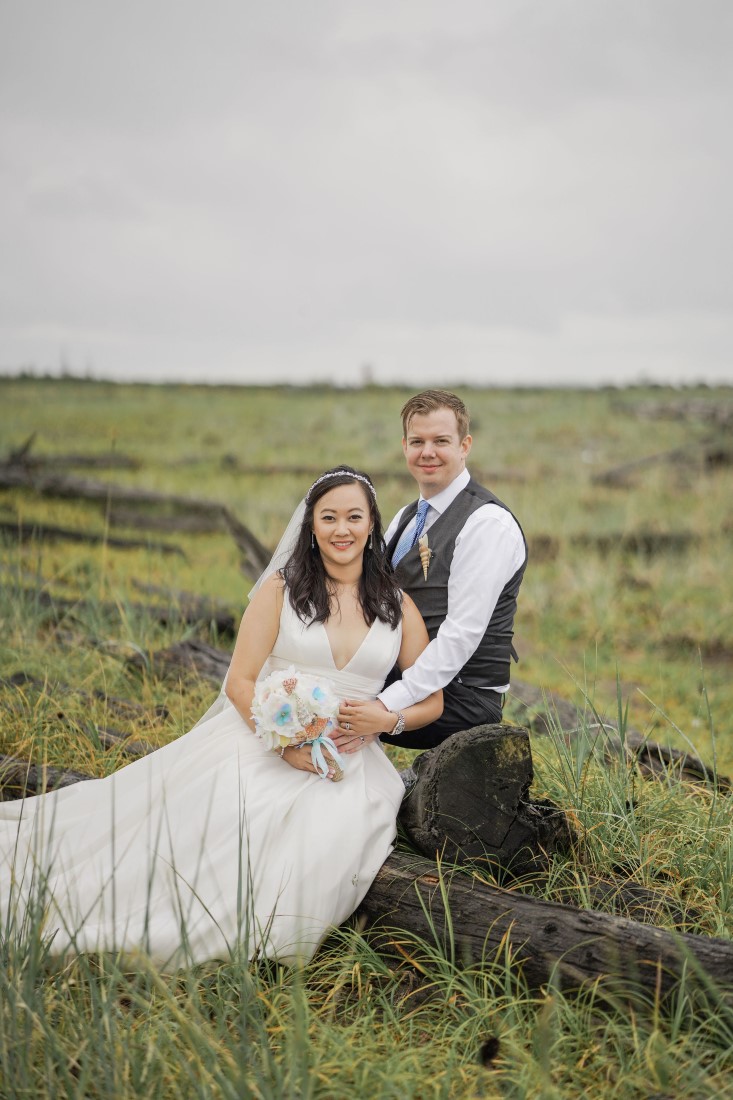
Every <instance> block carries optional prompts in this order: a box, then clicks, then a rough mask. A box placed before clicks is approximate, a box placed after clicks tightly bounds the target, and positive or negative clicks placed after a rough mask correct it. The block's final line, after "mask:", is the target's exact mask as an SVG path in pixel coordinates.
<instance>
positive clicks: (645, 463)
mask: <svg viewBox="0 0 733 1100" xmlns="http://www.w3.org/2000/svg"><path fill="white" fill-rule="evenodd" d="M664 463H676V464H679V463H686V464H687V465H690V464H699V465H700V466H702V468H703V469H704V470H708V471H714V470H716V469H718V468H720V467H724V466H730V465H733V447H731V446H730V444H726V443H725V442H724V441H715V440H706V441H704V442H702V443H695V444H692V445H691V446H688V447H674V448H673V449H672V450H669V451H662V452H661V453H660V454H653V455H645V456H644V457H643V458H637V459H635V460H634V461H632V462H623V463H621V464H620V465H618V466H611V467H610V468H609V469H607V470H601V471H600V472H599V473H597V474H594V476H593V477H592V478H591V481H592V482H593V484H594V485H606V486H608V487H609V488H615V489H625V488H627V487H628V486H629V485H630V484H631V479H632V477H633V475H634V474H637V473H639V471H640V470H645V469H649V468H650V467H652V466H659V465H662V464H664Z"/></svg>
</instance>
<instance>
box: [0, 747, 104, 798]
mask: <svg viewBox="0 0 733 1100" xmlns="http://www.w3.org/2000/svg"><path fill="white" fill-rule="evenodd" d="M91 778H92V776H90V775H84V774H83V773H82V772H75V771H65V770H64V769H63V768H54V767H52V766H51V765H48V764H32V763H31V762H30V761H29V760H19V759H18V758H17V757H15V756H3V755H0V801H2V802H10V801H11V800H13V799H17V798H26V797H28V796H31V795H36V794H43V792H44V791H55V790H58V789H59V787H70V786H71V784H72V783H81V782H82V781H83V780H85V779H91Z"/></svg>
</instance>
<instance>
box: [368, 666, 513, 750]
mask: <svg viewBox="0 0 733 1100" xmlns="http://www.w3.org/2000/svg"><path fill="white" fill-rule="evenodd" d="M399 676H400V674H399V671H398V672H397V675H396V676H395V675H394V674H393V673H391V674H390V676H389V677H388V680H387V683H393V682H394V680H397V679H399ZM503 702H504V696H503V695H500V694H499V692H498V691H484V690H482V689H481V688H472V687H467V686H466V685H465V684H457V683H456V682H455V681H452V682H451V683H450V684H447V685H446V686H445V687H444V688H443V713H442V714H441V716H440V718H438V719H437V720H436V721H435V722H431V723H430V725H429V726H423V727H422V729H419V730H410V731H409V732H406V733H403V734H401V735H400V736H399V737H391V736H390V735H389V734H388V733H383V734H382V736H381V740H382V741H385V742H387V743H388V744H390V745H401V746H402V748H403V749H433V748H435V746H436V745H439V744H440V743H441V741H445V740H446V738H447V737H450V735H451V734H452V733H458V731H459V730H469V729H471V727H472V726H483V725H494V723H496V722H500V721H501V708H502V705H503Z"/></svg>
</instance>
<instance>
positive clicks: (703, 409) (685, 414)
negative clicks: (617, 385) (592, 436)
mask: <svg viewBox="0 0 733 1100" xmlns="http://www.w3.org/2000/svg"><path fill="white" fill-rule="evenodd" d="M617 406H618V408H619V409H620V410H621V411H622V412H623V413H624V414H625V415H626V416H629V415H633V416H638V417H639V418H641V419H645V420H686V421H690V420H699V421H702V422H703V423H705V422H707V423H710V424H713V425H714V426H715V427H719V428H728V427H733V401H721V400H720V399H719V398H718V399H716V400H712V399H710V398H706V397H678V398H674V399H673V400H671V401H640V402H637V403H631V402H629V401H620V402H618V403H617Z"/></svg>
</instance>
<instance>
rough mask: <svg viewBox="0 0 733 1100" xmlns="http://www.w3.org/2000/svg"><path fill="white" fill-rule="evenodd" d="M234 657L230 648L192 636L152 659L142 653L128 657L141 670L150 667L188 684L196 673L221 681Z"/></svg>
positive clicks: (158, 673)
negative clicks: (228, 650)
mask: <svg viewBox="0 0 733 1100" xmlns="http://www.w3.org/2000/svg"><path fill="white" fill-rule="evenodd" d="M231 659H232V655H231V653H227V652H226V650H223V649H218V648H217V647H216V646H213V645H208V644H207V643H206V642H200V641H198V640H197V639H195V638H189V640H188V641H186V642H177V643H176V644H175V645H172V646H169V647H168V648H167V649H158V650H156V652H155V653H153V654H151V656H150V659H149V661H148V660H146V658H145V657H143V656H142V655H141V654H140V653H133V654H131V655H130V657H129V658H128V664H130V665H132V666H133V667H134V668H138V669H144V668H146V667H150V668H152V670H153V671H154V672H155V673H156V675H158V676H173V677H175V676H178V677H179V679H180V680H181V681H182V682H184V683H185V681H186V680H187V679H188V680H190V678H191V674H192V673H195V674H196V675H197V676H198V677H200V678H201V679H202V680H210V681H211V683H214V684H221V682H222V681H223V679H224V677H225V676H226V674H227V669H228V668H229V662H230V661H231Z"/></svg>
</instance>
